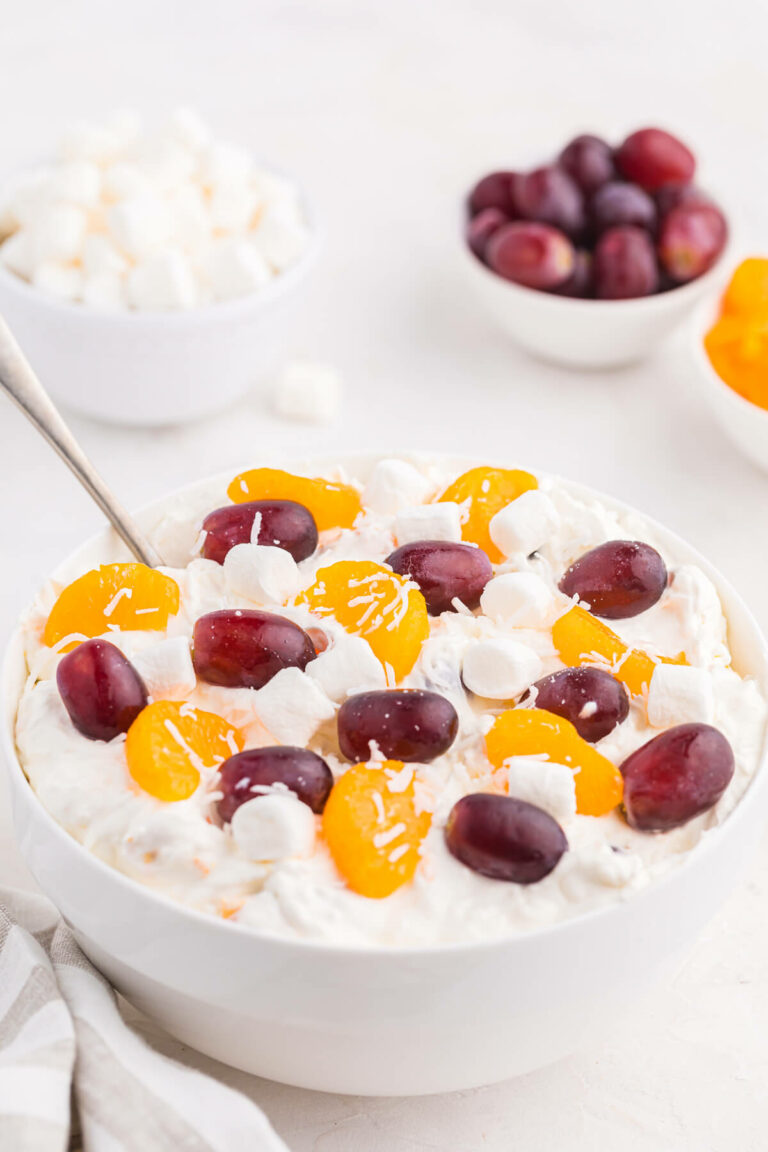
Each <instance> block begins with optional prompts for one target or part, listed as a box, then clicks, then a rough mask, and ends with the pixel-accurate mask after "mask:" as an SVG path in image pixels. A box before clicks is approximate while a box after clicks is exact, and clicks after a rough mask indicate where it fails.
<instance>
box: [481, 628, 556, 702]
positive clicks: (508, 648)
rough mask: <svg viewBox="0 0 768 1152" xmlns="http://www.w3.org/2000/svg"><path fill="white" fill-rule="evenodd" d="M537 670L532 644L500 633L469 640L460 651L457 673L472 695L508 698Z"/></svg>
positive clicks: (521, 689) (538, 663)
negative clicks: (460, 657)
mask: <svg viewBox="0 0 768 1152" xmlns="http://www.w3.org/2000/svg"><path fill="white" fill-rule="evenodd" d="M541 670H542V665H541V660H540V659H539V657H538V655H537V654H536V653H535V652H534V651H533V649H532V648H529V647H528V645H527V644H521V643H520V642H519V641H517V640H512V639H508V638H507V637H505V636H501V637H498V638H495V639H493V640H478V641H476V642H474V643H472V644H470V645H469V647H468V648H467V649H466V651H465V652H464V661H463V664H462V669H461V675H462V679H463V681H464V683H465V685H466V686H467V688H469V690H470V692H474V693H475V695H477V696H484V697H486V698H487V699H489V700H509V699H511V698H512V697H514V696H519V695H520V693H521V692H524V691H525V689H526V688H530V686H531V684H532V683H533V681H534V680H537V679H538V678H539V676H540V675H541Z"/></svg>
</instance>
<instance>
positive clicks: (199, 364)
mask: <svg viewBox="0 0 768 1152" xmlns="http://www.w3.org/2000/svg"><path fill="white" fill-rule="evenodd" d="M303 203H304V210H305V213H306V215H307V219H308V223H309V227H310V242H309V245H308V247H307V249H306V251H305V252H304V253H303V255H302V256H301V257H300V259H299V260H298V261H297V262H296V263H295V264H294V265H292V266H291V267H290V268H288V269H287V270H286V271H285V272H281V273H280V275H278V276H275V277H274V279H273V280H272V281H271V282H270V283H269V284H268V285H267V286H266V287H265V288H263V289H262V290H261V291H260V292H258V293H255V294H251V295H248V296H242V297H239V298H237V299H235V300H232V301H227V302H225V303H221V304H211V305H209V306H206V307H204V308H193V309H187V310H183V311H178V312H107V311H99V310H98V309H95V308H89V307H88V306H87V305H85V304H76V303H69V302H62V301H59V300H57V299H56V298H55V297H53V296H49V295H47V294H46V293H45V292H41V291H40V290H39V289H37V288H34V287H33V286H32V285H31V284H28V283H27V281H25V280H23V279H21V277H19V276H16V275H15V274H14V273H13V272H10V271H9V270H8V269H6V268H4V267H2V266H0V314H1V315H2V316H3V317H4V318H5V320H6V321H7V322H8V325H9V326H10V328H11V330H12V332H13V333H14V335H15V337H16V339H17V340H18V342H19V344H20V345H21V347H22V349H23V351H24V352H25V354H26V356H27V358H28V359H29V361H30V363H31V365H32V367H33V368H34V369H35V371H36V372H37V374H38V376H39V377H40V379H41V381H42V382H43V384H44V385H45V387H46V388H47V390H48V391H49V392H50V394H51V396H52V397H53V398H54V400H57V401H59V402H60V403H61V404H62V405H64V406H66V407H67V408H70V409H72V410H73V411H75V412H80V413H84V414H85V415H87V416H95V417H96V418H97V419H99V420H105V421H107V422H108V423H115V424H124V425H125V424H127V425H138V426H149V425H168V424H181V423H184V422H186V421H190V420H198V419H200V418H201V417H203V416H207V415H209V414H211V413H213V412H217V411H219V410H220V409H222V408H226V407H227V406H228V405H229V404H232V403H234V401H235V400H237V399H239V398H240V397H241V396H244V395H245V394H246V392H248V391H249V390H250V389H251V388H253V387H254V386H256V385H257V384H258V383H259V382H260V381H263V380H264V378H265V377H267V376H268V375H269V374H270V373H271V372H273V371H274V370H275V368H276V367H277V366H278V364H279V363H280V360H281V358H283V357H285V356H286V355H289V354H290V352H291V349H292V348H294V347H295V336H294V331H295V328H296V322H297V321H296V312H295V309H294V307H293V304H294V298H295V297H296V296H297V294H298V292H299V290H300V289H301V288H302V286H303V284H304V281H305V279H306V276H307V273H308V271H309V269H310V267H311V265H312V263H313V262H314V258H315V256H316V250H317V247H318V234H317V227H316V224H315V221H314V219H313V217H312V214H311V213H310V212H309V211H308V210H307V206H306V202H305V201H303Z"/></svg>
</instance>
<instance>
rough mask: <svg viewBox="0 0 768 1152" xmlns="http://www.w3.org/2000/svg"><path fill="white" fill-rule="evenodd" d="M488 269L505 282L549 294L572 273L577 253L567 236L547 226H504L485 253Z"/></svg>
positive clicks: (493, 237)
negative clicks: (509, 281)
mask: <svg viewBox="0 0 768 1152" xmlns="http://www.w3.org/2000/svg"><path fill="white" fill-rule="evenodd" d="M485 259H486V262H487V264H488V265H489V267H491V268H492V269H493V270H494V272H498V274H499V276H503V277H504V279H505V280H513V281H514V282H515V283H516V284H522V285H524V287H526V288H539V289H541V290H542V291H545V292H546V291H549V290H551V289H553V288H557V287H559V286H560V285H561V284H564V283H565V282H566V280H567V279H568V278H569V276H571V274H572V273H573V268H574V261H575V254H574V250H573V245H572V244H571V242H570V240H569V239H568V237H567V236H564V235H563V233H562V232H558V230H557V228H550V227H549V225H548V224H528V223H526V222H523V221H520V222H518V223H516V224H502V226H501V228H497V230H496V231H495V232H494V233H493V235H492V236H491V238H490V240H489V241H488V245H487V247H486V250H485Z"/></svg>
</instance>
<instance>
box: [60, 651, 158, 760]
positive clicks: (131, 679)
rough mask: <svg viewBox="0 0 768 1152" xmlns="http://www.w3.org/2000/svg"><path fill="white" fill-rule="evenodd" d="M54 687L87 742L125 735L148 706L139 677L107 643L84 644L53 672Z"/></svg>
mask: <svg viewBox="0 0 768 1152" xmlns="http://www.w3.org/2000/svg"><path fill="white" fill-rule="evenodd" d="M56 684H57V686H58V689H59V694H60V695H61V698H62V700H63V701H64V707H65V708H66V710H67V712H68V713H69V718H70V720H71V721H72V723H73V724H74V726H75V728H77V730H78V732H82V734H83V736H87V737H88V739H89V740H113V739H114V738H115V736H119V735H120V733H121V732H127V731H128V729H129V728H130V726H131V724H132V723H133V721H134V720H135V719H136V717H137V716H138V714H139V712H141V710H142V709H143V708H145V707H146V705H147V690H146V688H145V687H144V685H143V683H142V681H141V677H140V676H139V674H138V672H137V671H136V669H135V668H134V666H133V664H131V662H130V660H128V659H126V657H125V656H123V654H122V652H121V651H120V649H119V648H116V647H115V645H114V644H110V643H109V642H108V641H107V640H84V641H83V643H82V644H78V646H77V648H75V650H74V651H73V652H69V653H67V655H66V656H64V657H63V658H62V659H61V660H60V662H59V666H58V668H57V669H56Z"/></svg>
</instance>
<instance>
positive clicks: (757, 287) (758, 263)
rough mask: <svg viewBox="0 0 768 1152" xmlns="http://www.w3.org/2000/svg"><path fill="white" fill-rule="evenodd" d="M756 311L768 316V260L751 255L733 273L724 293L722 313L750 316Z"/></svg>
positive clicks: (725, 314)
mask: <svg viewBox="0 0 768 1152" xmlns="http://www.w3.org/2000/svg"><path fill="white" fill-rule="evenodd" d="M756 313H762V314H763V315H765V316H766V317H767V318H768V260H767V259H765V258H763V257H759V256H751V257H749V258H748V259H747V260H742V262H741V264H739V266H738V267H737V268H736V271H735V272H734V273H733V276H732V277H731V280H730V283H729V285H728V287H727V288H726V290H725V294H724V295H723V303H722V314H723V315H724V316H744V317H748V316H754V315H755V314H756Z"/></svg>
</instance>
